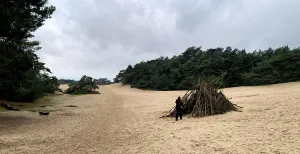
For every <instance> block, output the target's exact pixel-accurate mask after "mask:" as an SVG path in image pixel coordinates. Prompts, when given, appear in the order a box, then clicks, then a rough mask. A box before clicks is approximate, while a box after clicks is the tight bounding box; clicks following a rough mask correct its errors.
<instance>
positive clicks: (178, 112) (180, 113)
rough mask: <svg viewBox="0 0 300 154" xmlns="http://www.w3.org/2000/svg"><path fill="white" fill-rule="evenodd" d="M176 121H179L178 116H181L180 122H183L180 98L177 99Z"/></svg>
mask: <svg viewBox="0 0 300 154" xmlns="http://www.w3.org/2000/svg"><path fill="white" fill-rule="evenodd" d="M175 103H176V121H177V120H178V116H180V120H182V106H183V104H182V101H181V98H180V96H179V97H178V98H177V99H176V101H175Z"/></svg>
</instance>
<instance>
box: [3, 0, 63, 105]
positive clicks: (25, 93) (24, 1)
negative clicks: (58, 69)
mask: <svg viewBox="0 0 300 154" xmlns="http://www.w3.org/2000/svg"><path fill="white" fill-rule="evenodd" d="M54 11H55V7H54V6H48V5H47V0H4V1H1V3H0V19H1V20H0V63H1V64H0V99H3V100H10V101H32V100H35V99H37V98H39V97H40V96H42V95H43V94H44V93H53V92H54V91H55V90H57V89H58V86H59V83H58V80H57V78H56V77H54V76H51V71H50V69H48V68H46V67H45V64H44V63H42V62H40V61H39V57H38V56H37V55H36V52H37V51H38V50H40V49H41V47H40V46H39V44H40V43H39V42H38V41H32V40H31V38H33V34H32V33H33V32H34V31H36V30H37V29H38V28H39V27H41V26H42V25H43V23H44V21H45V20H46V19H49V18H51V15H52V13H53V12H54Z"/></svg>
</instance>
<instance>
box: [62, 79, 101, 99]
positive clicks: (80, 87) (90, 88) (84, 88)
mask: <svg viewBox="0 0 300 154" xmlns="http://www.w3.org/2000/svg"><path fill="white" fill-rule="evenodd" d="M97 89H99V87H98V86H97V84H96V83H95V80H94V79H93V78H92V77H89V76H86V75H84V76H83V77H82V78H81V79H80V80H79V81H78V82H76V83H71V84H69V88H68V89H67V90H66V91H65V93H68V94H75V95H79V94H96V93H99V92H97V91H96V90H97Z"/></svg>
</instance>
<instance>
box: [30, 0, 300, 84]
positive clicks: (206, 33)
mask: <svg viewBox="0 0 300 154" xmlns="http://www.w3.org/2000/svg"><path fill="white" fill-rule="evenodd" d="M49 3H50V4H51V5H54V6H56V8H57V10H56V11H55V12H54V14H53V17H52V18H51V19H49V20H47V21H46V22H45V25H44V26H43V27H41V28H40V29H38V30H37V31H36V33H35V36H36V37H35V39H37V40H39V41H40V42H41V46H42V47H43V48H42V50H41V51H39V52H38V55H39V56H40V57H41V60H42V61H43V62H45V63H46V66H47V67H49V68H50V69H51V70H52V72H53V74H54V75H56V76H57V77H58V78H73V79H79V78H80V77H81V76H82V75H89V76H92V77H94V78H100V77H107V78H109V79H112V78H114V77H115V75H116V74H117V73H118V72H119V70H121V69H124V68H126V67H127V65H129V64H132V65H134V64H135V63H137V62H140V61H142V60H149V59H153V58H158V57H160V56H173V55H175V54H179V53H181V52H183V51H184V50H185V49H186V48H187V47H189V46H202V47H203V48H204V49H205V48H213V47H226V46H232V47H233V48H236V47H237V48H245V49H247V50H249V51H253V50H257V49H266V48H268V47H273V48H276V47H279V46H283V45H289V46H290V47H298V46H299V42H298V38H299V36H300V31H299V30H298V27H299V26H300V18H298V17H297V14H299V13H300V11H299V10H298V8H297V6H299V5H300V2H299V1H297V0H286V1H280V0H260V1H258V0H254V1H249V0H213V1H212V0H184V1H182V0H110V1H107V0H60V1H58V0H50V1H49Z"/></svg>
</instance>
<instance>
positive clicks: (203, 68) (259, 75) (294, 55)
mask: <svg viewBox="0 0 300 154" xmlns="http://www.w3.org/2000/svg"><path fill="white" fill-rule="evenodd" d="M299 68H300V48H295V49H290V48H289V47H288V46H283V47H280V48H277V49H272V48H269V49H267V50H263V51H262V50H259V51H254V52H249V51H248V52H246V50H239V49H232V48H231V47H227V48H226V49H224V48H214V49H213V48H211V49H207V50H205V51H204V50H202V49H201V47H190V48H188V49H187V50H186V51H185V52H183V53H182V54H180V55H178V56H173V57H172V58H168V57H160V58H158V59H155V60H150V61H147V62H144V61H142V62H140V63H138V64H136V65H134V66H133V67H132V66H131V65H129V66H128V67H127V68H126V69H125V70H121V71H120V72H119V74H118V75H117V76H116V78H115V79H114V82H122V83H123V84H130V85H131V87H135V88H141V89H153V90H184V89H189V88H191V87H192V85H193V83H194V82H197V81H198V80H199V78H201V79H205V78H207V77H213V76H219V75H220V74H221V73H222V72H227V75H226V76H225V78H224V79H223V81H222V85H223V87H235V86H244V85H264V84H275V83H284V82H292V81H299V80H300V69H299Z"/></svg>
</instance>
